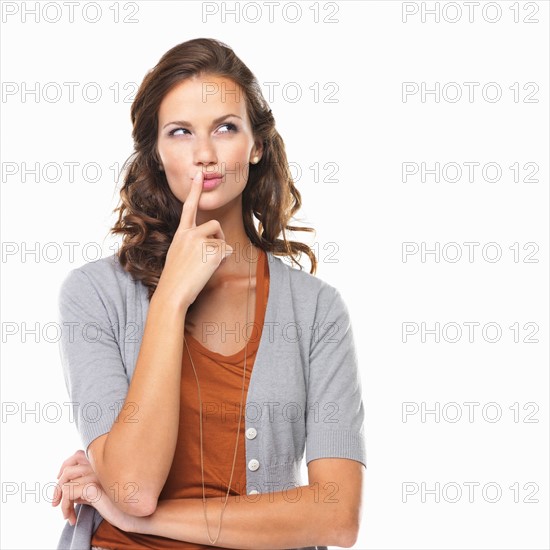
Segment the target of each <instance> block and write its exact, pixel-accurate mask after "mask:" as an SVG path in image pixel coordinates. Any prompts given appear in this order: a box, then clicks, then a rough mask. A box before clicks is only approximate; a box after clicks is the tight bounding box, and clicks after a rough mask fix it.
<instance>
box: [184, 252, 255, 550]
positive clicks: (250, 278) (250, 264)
mask: <svg viewBox="0 0 550 550" xmlns="http://www.w3.org/2000/svg"><path fill="white" fill-rule="evenodd" d="M258 259H259V256H258V258H257V261H256V263H257V262H258ZM251 280H252V262H249V269H248V292H247V295H246V325H245V326H246V327H248V303H249V298H250V286H251ZM256 284H257V283H256ZM183 341H184V343H185V347H186V348H187V354H188V355H189V360H190V361H191V366H192V367H193V373H194V374H195V380H196V381H197V392H198V396H199V432H200V444H201V478H202V504H203V510H204V521H205V523H206V532H207V534H208V540H209V541H210V544H214V543H215V542H216V541H217V540H218V538H219V536H220V531H221V528H222V518H223V513H224V512H225V507H226V506H227V500H228V498H229V491H230V490H231V481H232V479H233V472H234V470H235V461H236V459H237V448H238V446H239V433H240V431H241V416H242V408H243V397H244V383H245V374H246V350H247V348H248V339H247V340H246V343H245V346H244V368H243V385H242V389H241V405H240V408H239V419H238V425H237V440H236V442H235V452H234V454H233V466H232V467H231V476H230V477H229V485H228V487H227V494H226V495H225V501H224V503H223V508H222V510H221V512H220V524H219V526H218V534H217V535H216V538H215V539H214V540H212V538H211V537H210V529H209V528H208V519H207V517H206V497H205V493H204V465H203V451H202V400H201V390H200V384H199V379H198V377H197V371H196V370H195V364H194V363H193V359H192V357H191V352H190V351H189V346H188V345H187V342H186V340H185V334H184V336H183Z"/></svg>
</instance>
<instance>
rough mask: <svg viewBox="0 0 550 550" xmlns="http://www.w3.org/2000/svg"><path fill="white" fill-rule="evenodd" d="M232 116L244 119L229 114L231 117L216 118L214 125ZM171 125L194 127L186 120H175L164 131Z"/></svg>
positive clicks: (168, 123) (167, 124)
mask: <svg viewBox="0 0 550 550" xmlns="http://www.w3.org/2000/svg"><path fill="white" fill-rule="evenodd" d="M232 116H234V117H237V118H240V119H241V120H242V117H240V116H239V115H234V114H229V115H223V116H220V117H218V118H215V119H214V120H213V123H214V124H217V123H218V122H221V121H222V120H225V119H226V118H229V117H232ZM170 124H178V125H179V126H193V125H192V124H191V123H190V122H187V121H186V120H174V121H173V122H167V123H166V124H165V125H164V126H163V127H162V129H163V130H164V128H166V126H170Z"/></svg>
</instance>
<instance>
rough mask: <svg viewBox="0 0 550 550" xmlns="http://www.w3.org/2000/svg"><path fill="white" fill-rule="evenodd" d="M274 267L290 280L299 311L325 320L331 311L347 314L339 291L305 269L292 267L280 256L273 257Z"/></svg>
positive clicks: (294, 303)
mask: <svg viewBox="0 0 550 550" xmlns="http://www.w3.org/2000/svg"><path fill="white" fill-rule="evenodd" d="M271 257H272V258H273V262H274V265H275V266H276V269H277V271H280V272H281V273H282V274H284V275H285V276H286V277H287V278H288V283H289V286H290V292H291V298H292V302H293V307H294V308H295V309H297V310H305V311H308V312H311V311H312V310H313V311H314V312H315V317H321V318H324V317H326V316H327V315H328V313H329V311H332V312H333V313H335V314H337V315H338V314H340V313H346V314H347V307H346V304H345V303H344V301H343V299H342V296H341V294H340V292H339V290H338V289H337V288H336V287H335V286H334V285H331V284H330V283H328V282H327V281H325V280H323V279H321V278H320V277H318V276H316V275H312V274H311V273H309V272H308V271H306V270H305V269H299V268H298V267H294V266H293V265H290V262H289V261H283V260H282V259H281V258H280V257H278V256H273V255H271Z"/></svg>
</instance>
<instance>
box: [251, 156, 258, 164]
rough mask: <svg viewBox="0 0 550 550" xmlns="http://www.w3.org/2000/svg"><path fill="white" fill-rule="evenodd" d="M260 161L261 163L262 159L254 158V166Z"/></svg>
mask: <svg viewBox="0 0 550 550" xmlns="http://www.w3.org/2000/svg"><path fill="white" fill-rule="evenodd" d="M259 161H260V157H254V158H253V159H252V164H258V162H259Z"/></svg>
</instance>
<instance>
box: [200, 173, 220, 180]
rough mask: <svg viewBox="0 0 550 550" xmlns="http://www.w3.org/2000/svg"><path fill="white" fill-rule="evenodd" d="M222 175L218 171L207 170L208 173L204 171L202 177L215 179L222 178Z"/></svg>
mask: <svg viewBox="0 0 550 550" xmlns="http://www.w3.org/2000/svg"><path fill="white" fill-rule="evenodd" d="M222 177H223V176H222V175H221V174H220V173H219V172H208V173H206V172H205V173H204V179H205V180H217V179H222Z"/></svg>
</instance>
